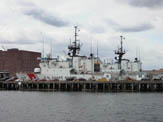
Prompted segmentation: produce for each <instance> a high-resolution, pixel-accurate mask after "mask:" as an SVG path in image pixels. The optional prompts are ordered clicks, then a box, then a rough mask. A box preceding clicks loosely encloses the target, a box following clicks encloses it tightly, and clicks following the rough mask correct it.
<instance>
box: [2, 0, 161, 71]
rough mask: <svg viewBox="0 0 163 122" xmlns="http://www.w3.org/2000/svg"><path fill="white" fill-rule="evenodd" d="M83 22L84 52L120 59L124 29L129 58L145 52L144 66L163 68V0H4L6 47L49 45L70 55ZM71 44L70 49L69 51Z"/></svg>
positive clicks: (39, 48)
mask: <svg viewBox="0 0 163 122" xmlns="http://www.w3.org/2000/svg"><path fill="white" fill-rule="evenodd" d="M74 25H78V26H79V28H80V32H79V38H80V40H81V42H82V43H83V46H82V49H81V54H83V55H89V53H90V47H91V42H93V50H94V53H95V54H96V44H97V41H98V43H99V56H100V57H101V58H103V59H107V60H109V61H110V60H111V59H114V57H115V55H114V52H113V51H114V50H115V49H116V48H117V47H118V45H119V43H120V42H119V41H120V35H123V36H124V37H125V40H124V47H125V49H126V51H127V53H126V55H125V56H124V58H129V59H130V60H134V58H135V57H136V55H137V57H138V58H139V57H140V58H141V60H142V62H143V68H144V69H160V68H163V0H1V1H0V49H1V50H3V49H9V48H19V49H21V50H31V51H39V52H42V51H43V40H44V41H45V53H46V54H47V53H49V52H50V45H51V44H52V47H53V57H56V56H57V55H62V56H63V55H64V52H65V51H66V50H67V45H68V44H69V42H70V38H71V40H74V36H73V35H74V28H73V26H74ZM64 50H65V51H64Z"/></svg>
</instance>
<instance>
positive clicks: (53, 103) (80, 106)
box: [0, 91, 163, 122]
mask: <svg viewBox="0 0 163 122" xmlns="http://www.w3.org/2000/svg"><path fill="white" fill-rule="evenodd" d="M0 122H163V94H162V93H96V92H33V91H25V92H23V91H0Z"/></svg>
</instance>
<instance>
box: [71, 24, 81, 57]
mask: <svg viewBox="0 0 163 122" xmlns="http://www.w3.org/2000/svg"><path fill="white" fill-rule="evenodd" d="M74 28H75V35H74V36H75V40H74V42H72V43H70V45H69V46H68V49H69V56H71V57H74V56H78V54H79V51H80V41H79V40H78V39H77V36H78V33H77V32H78V31H79V30H78V26H74Z"/></svg>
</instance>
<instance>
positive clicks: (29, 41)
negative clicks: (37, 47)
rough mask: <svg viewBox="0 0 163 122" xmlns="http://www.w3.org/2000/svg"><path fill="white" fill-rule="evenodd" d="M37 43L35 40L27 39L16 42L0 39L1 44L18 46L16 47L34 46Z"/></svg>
mask: <svg viewBox="0 0 163 122" xmlns="http://www.w3.org/2000/svg"><path fill="white" fill-rule="evenodd" d="M36 43H39V41H36V40H29V39H17V40H4V39H3V41H2V39H1V44H7V45H10V44H18V45H28V44H36Z"/></svg>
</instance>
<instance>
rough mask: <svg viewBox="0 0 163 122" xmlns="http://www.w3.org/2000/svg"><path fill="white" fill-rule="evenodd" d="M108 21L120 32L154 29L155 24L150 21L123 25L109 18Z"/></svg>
mask: <svg viewBox="0 0 163 122" xmlns="http://www.w3.org/2000/svg"><path fill="white" fill-rule="evenodd" d="M106 23H107V24H108V25H109V26H112V28H113V29H115V30H116V31H120V32H143V31H148V30H150V29H153V28H154V26H153V25H152V24H150V23H142V24H138V25H134V26H122V25H120V24H118V23H116V22H115V21H113V20H111V19H107V20H106Z"/></svg>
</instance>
